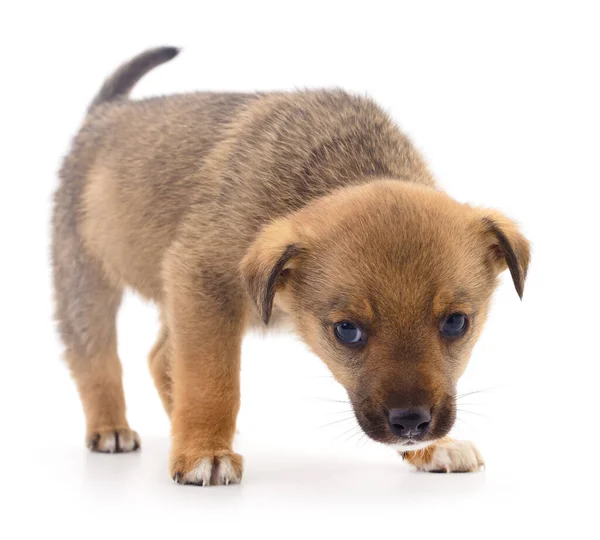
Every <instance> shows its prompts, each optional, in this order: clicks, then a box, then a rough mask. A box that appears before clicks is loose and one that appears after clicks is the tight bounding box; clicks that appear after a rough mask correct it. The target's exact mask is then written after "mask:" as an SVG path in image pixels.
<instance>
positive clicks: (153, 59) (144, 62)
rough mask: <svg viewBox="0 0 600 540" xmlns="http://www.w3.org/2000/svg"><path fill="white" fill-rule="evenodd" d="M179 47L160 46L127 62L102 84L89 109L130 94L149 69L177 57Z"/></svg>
mask: <svg viewBox="0 0 600 540" xmlns="http://www.w3.org/2000/svg"><path fill="white" fill-rule="evenodd" d="M180 51H181V49H180V48H179V47H158V48H156V49H150V50H148V51H145V52H143V53H141V54H139V55H138V56H136V57H135V58H132V59H131V60H129V62H125V63H124V64H123V65H121V66H120V67H119V68H118V69H117V71H115V72H114V73H113V74H112V75H111V76H110V77H109V78H108V79H106V81H105V82H104V84H103V85H102V88H101V89H100V92H98V95H97V96H96V97H95V99H94V101H92V104H91V105H90V107H89V109H90V110H91V109H92V108H94V107H96V106H97V105H100V104H101V103H105V102H107V101H113V100H114V99H118V98H121V97H125V96H127V95H128V94H129V92H130V91H131V89H132V88H133V87H134V86H135V84H136V83H137V82H138V81H139V80H140V79H141V78H142V77H143V76H144V75H145V74H146V73H148V72H149V71H151V70H152V69H154V68H155V67H157V66H160V65H161V64H164V63H165V62H168V61H169V60H172V59H173V58H175V57H176V56H177V55H178V54H179V52H180Z"/></svg>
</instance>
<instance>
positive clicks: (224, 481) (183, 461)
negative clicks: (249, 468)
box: [170, 450, 243, 486]
mask: <svg viewBox="0 0 600 540" xmlns="http://www.w3.org/2000/svg"><path fill="white" fill-rule="evenodd" d="M170 469H171V478H173V480H174V481H175V482H177V483H178V484H194V485H197V486H222V485H225V486H226V485H229V484H237V483H239V482H240V481H241V479H242V471H243V459H242V456H240V455H239V454H234V453H233V452H232V451H230V450H199V451H197V452H193V453H179V454H177V453H174V454H173V456H172V457H171V467H170Z"/></svg>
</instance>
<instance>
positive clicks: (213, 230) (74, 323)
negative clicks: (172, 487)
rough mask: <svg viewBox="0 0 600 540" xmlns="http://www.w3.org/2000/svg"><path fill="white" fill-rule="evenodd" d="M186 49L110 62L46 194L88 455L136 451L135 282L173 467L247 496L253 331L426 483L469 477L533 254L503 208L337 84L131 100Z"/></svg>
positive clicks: (59, 304) (176, 474) (60, 315)
mask: <svg viewBox="0 0 600 540" xmlns="http://www.w3.org/2000/svg"><path fill="white" fill-rule="evenodd" d="M177 53H178V50H177V49H175V48H170V47H165V48H159V49H155V50H150V51H147V52H145V53H143V54H141V55H139V56H137V57H136V58H134V59H133V60H131V61H130V62H128V63H126V64H124V65H123V66H122V67H120V68H119V69H118V70H117V71H116V73H115V74H114V75H112V77H110V78H109V79H108V80H107V81H106V82H105V84H104V86H103V87H102V89H101V90H100V92H99V94H98V96H97V97H96V98H95V99H94V101H93V102H92V104H91V106H90V109H89V114H88V115H87V118H86V119H85V121H84V124H83V126H82V127H81V130H80V132H79V134H78V135H77V136H76V138H75V140H74V142H73V147H72V150H71V151H70V153H69V155H68V156H67V157H66V158H65V161H64V164H63V166H62V169H61V171H60V178H61V184H60V187H59V188H58V190H57V192H56V194H55V198H54V216H53V224H52V225H53V251H52V255H53V270H54V285H55V289H56V317H57V320H58V323H59V329H60V334H61V336H62V340H63V341H64V345H65V349H66V352H65V355H66V360H67V362H68V365H69V367H70V370H71V373H72V375H73V377H74V380H75V382H76V384H77V388H78V390H79V393H80V395H81V400H82V403H83V409H84V412H85V416H86V420H87V444H88V446H89V447H90V448H91V449H92V450H94V451H99V452H127V451H132V450H136V449H137V448H139V446H140V440H139V437H138V435H137V434H136V433H135V432H134V431H132V430H131V428H130V427H129V424H128V423H127V420H126V416H125V398H124V395H123V386H122V382H121V364H120V362H119V358H118V356H117V335H116V329H115V317H116V314H117V310H118V308H119V303H120V300H121V295H122V292H123V289H124V288H125V287H131V288H133V289H135V290H136V291H138V292H139V293H140V294H141V295H142V296H144V297H145V298H147V299H149V300H152V301H154V302H155V303H156V304H157V305H158V306H159V308H160V314H161V320H162V329H161V330H160V335H159V336H158V339H157V341H156V344H155V345H154V348H153V349H152V351H151V353H150V359H149V364H150V370H151V372H152V375H153V377H154V380H155V382H156V387H157V388H158V392H159V394H160V397H161V399H162V402H163V404H164V407H165V409H166V411H167V413H168V415H169V417H170V419H171V423H172V449H171V456H170V474H171V476H172V478H173V479H174V480H175V481H176V482H179V483H182V484H198V485H203V486H207V485H214V484H228V483H234V482H239V481H240V479H241V477H242V458H241V456H239V455H238V454H236V453H234V451H233V448H232V439H233V436H234V432H235V423H236V416H237V413H238V409H239V404H240V379H239V372H240V349H241V343H242V336H243V335H244V333H245V332H246V330H247V329H248V328H250V327H252V326H256V325H259V326H262V325H266V324H269V325H271V324H277V323H278V322H282V321H288V322H291V323H292V325H293V327H294V328H295V331H296V332H297V333H298V334H299V335H300V336H301V337H302V338H303V339H304V341H305V342H306V343H307V344H308V345H309V346H310V348H311V349H312V350H313V351H314V352H315V353H316V354H317V355H318V356H319V357H320V358H322V359H323V361H324V362H325V363H326V364H327V366H328V367H329V369H330V370H331V372H332V373H333V375H334V377H335V378H336V379H337V381H339V382H340V383H341V384H342V385H343V386H344V388H345V389H346V391H347V393H348V396H349V398H350V400H351V403H352V406H353V409H354V411H355V415H356V419H357V421H358V422H359V424H360V426H361V427H362V429H363V430H364V432H365V433H366V434H367V435H368V436H369V437H371V438H372V439H374V440H375V441H379V442H381V443H384V444H387V445H389V446H391V447H392V448H394V449H396V450H397V451H399V452H400V453H401V454H402V455H403V456H404V457H405V459H407V460H408V461H409V462H410V463H412V464H413V465H415V466H416V467H417V468H419V469H421V470H424V471H440V470H443V471H447V472H451V471H476V470H479V468H480V467H481V466H482V464H483V462H482V459H481V457H480V455H479V453H478V451H477V450H476V449H475V447H474V446H473V445H472V444H471V443H469V442H460V441H454V440H452V439H450V438H448V437H447V436H446V435H447V433H448V432H449V430H450V429H451V427H452V425H453V423H454V420H455V410H456V407H455V396H456V390H455V389H456V384H457V381H458V379H459V377H460V376H461V374H462V373H463V371H464V370H465V367H466V365H467V361H468V359H469V356H470V354H471V350H472V348H473V346H474V344H475V342H476V340H477V337H478V336H479V334H480V332H481V329H482V327H483V324H484V321H485V319H486V314H487V311H488V306H489V303H490V298H491V296H492V292H493V290H494V288H495V287H496V284H497V278H498V275H499V274H500V273H501V272H502V271H503V270H505V269H506V268H508V269H509V270H510V273H511V275H512V279H513V281H514V285H515V287H516V290H517V292H518V294H519V295H522V293H523V285H524V282H525V276H526V273H527V266H528V263H529V245H528V242H527V240H526V239H525V238H524V237H523V236H522V234H521V233H520V232H519V230H518V229H517V226H516V225H515V224H514V223H513V222H512V221H510V220H509V219H507V218H506V217H504V216H503V215H502V214H500V213H498V212H496V211H493V210H486V209H479V208H474V207H471V206H469V205H466V204H461V203H458V202H456V201H454V200H453V199H451V198H450V197H449V196H448V195H446V194H445V193H443V192H442V191H440V190H439V189H438V188H437V187H436V185H435V182H434V180H433V178H432V176H431V174H430V173H429V171H428V169H427V166H426V164H425V163H424V161H423V158H422V157H421V156H420V155H419V153H418V152H417V151H416V150H415V148H414V147H413V146H412V144H411V143H410V141H409V140H408V139H407V138H406V136H404V135H403V134H402V133H401V132H400V131H399V129H398V128H397V127H396V125H395V124H394V123H393V122H392V121H391V120H390V118H389V117H388V116H387V115H386V114H385V113H384V112H383V111H382V110H381V109H380V108H379V107H378V106H377V105H376V104H374V103H373V102H372V101H370V100H369V99H366V98H364V97H357V96H352V95H349V94H347V93H345V92H343V91H340V90H332V91H303V92H293V93H283V92H281V93H264V94H258V93H257V94H233V93H232V94H222V93H208V92H202V93H194V94H185V95H175V96H169V97H158V98H151V99H144V100H140V101H130V100H128V99H127V94H128V93H129V91H130V90H131V88H132V87H133V86H134V85H135V83H136V82H137V81H138V80H139V79H140V78H141V77H142V76H143V75H144V74H145V73H147V72H148V71H150V70H151V69H152V68H154V67H156V66H158V65H160V64H162V63H164V62H166V61H168V60H170V59H172V58H173V57H174V56H175V55H176V54H177Z"/></svg>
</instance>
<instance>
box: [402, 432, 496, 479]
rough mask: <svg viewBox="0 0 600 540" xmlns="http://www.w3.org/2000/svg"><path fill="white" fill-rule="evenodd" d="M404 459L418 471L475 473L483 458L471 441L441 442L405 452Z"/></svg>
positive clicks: (482, 462) (481, 464) (482, 463)
mask: <svg viewBox="0 0 600 540" xmlns="http://www.w3.org/2000/svg"><path fill="white" fill-rule="evenodd" d="M404 458H405V459H406V460H407V461H409V462H410V463H411V464H412V465H414V466H415V467H416V468H417V469H418V470H420V471H426V472H444V473H451V472H477V471H479V470H480V469H481V468H482V467H483V466H484V461H483V458H482V457H481V454H480V453H479V450H477V447H476V446H475V445H474V444H473V443H472V442H471V441H455V440H453V439H448V440H441V441H439V442H436V443H434V444H433V445H431V446H428V447H427V448H424V449H423V450H416V451H414V452H406V454H404Z"/></svg>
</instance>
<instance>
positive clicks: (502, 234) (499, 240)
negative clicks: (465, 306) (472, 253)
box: [482, 210, 530, 298]
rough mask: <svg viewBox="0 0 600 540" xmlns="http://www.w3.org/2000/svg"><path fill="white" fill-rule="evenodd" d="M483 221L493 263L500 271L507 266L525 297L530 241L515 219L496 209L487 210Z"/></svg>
mask: <svg viewBox="0 0 600 540" xmlns="http://www.w3.org/2000/svg"><path fill="white" fill-rule="evenodd" d="M482 223H483V230H484V237H485V240H486V242H487V244H488V250H489V256H490V258H491V261H492V264H493V265H494V266H495V267H496V268H497V271H498V273H500V272H502V271H504V270H506V268H508V269H509V270H510V275H511V276H512V280H513V283H514V284H515V289H516V290H517V294H518V295H519V298H523V288H524V287H525V278H526V277H527V268H528V267H529V258H530V247H529V241H528V240H527V239H526V238H525V237H524V236H523V235H522V234H521V232H520V231H519V229H518V227H517V224H516V223H515V222H514V221H512V220H510V219H508V218H507V217H506V216H504V215H502V214H501V213H500V212H497V211H495V210H487V211H485V212H484V217H483V218H482Z"/></svg>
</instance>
